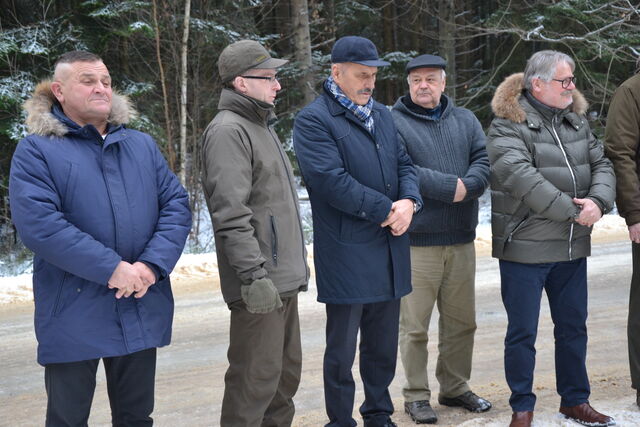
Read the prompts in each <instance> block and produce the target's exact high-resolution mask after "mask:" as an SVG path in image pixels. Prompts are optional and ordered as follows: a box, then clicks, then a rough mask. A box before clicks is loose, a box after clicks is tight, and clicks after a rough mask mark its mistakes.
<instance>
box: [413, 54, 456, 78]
mask: <svg viewBox="0 0 640 427" xmlns="http://www.w3.org/2000/svg"><path fill="white" fill-rule="evenodd" d="M416 68H442V69H443V70H444V69H446V68H447V61H445V60H444V58H442V57H441V56H438V55H429V54H426V55H420V56H416V57H415V58H413V59H412V60H411V61H409V63H408V64H407V67H406V68H405V69H406V70H407V74H409V71H411V70H414V69H416Z"/></svg>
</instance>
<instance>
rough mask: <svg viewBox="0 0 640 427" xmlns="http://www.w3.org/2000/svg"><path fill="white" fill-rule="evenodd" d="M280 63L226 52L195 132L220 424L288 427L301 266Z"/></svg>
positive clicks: (296, 368) (253, 50) (257, 49)
mask: <svg viewBox="0 0 640 427" xmlns="http://www.w3.org/2000/svg"><path fill="white" fill-rule="evenodd" d="M286 62H287V61H286V60H283V59H276V58H272V57H271V56H270V55H269V52H267V50H266V49H265V48H264V47H263V46H261V45H260V44H259V43H258V42H256V41H253V40H240V41H238V42H235V43H233V44H231V45H229V46H227V47H226V48H225V49H224V50H223V51H222V53H221V54H220V57H219V59H218V70H219V72H220V78H221V80H222V83H223V84H224V85H225V88H224V89H223V90H222V93H221V95H220V102H219V104H218V108H219V110H220V112H219V113H218V114H217V115H216V117H215V118H214V119H213V120H212V121H211V123H210V124H209V126H207V129H206V130H205V132H204V135H203V143H202V150H203V152H202V157H203V162H204V168H203V176H202V184H203V188H204V194H205V197H206V200H207V206H208V208H209V213H210V215H211V222H212V224H213V229H214V233H215V239H216V255H217V257H218V269H219V274H220V287H221V288H222V296H223V297H224V300H225V302H226V303H227V304H228V306H229V309H230V310H231V321H230V339H229V351H228V353H227V357H228V359H229V369H228V370H227V373H226V375H225V378H224V380H225V390H224V397H223V401H222V411H221V412H222V414H221V418H220V425H221V426H222V427H236V426H260V425H263V426H267V425H269V426H284V427H286V426H290V425H291V423H292V421H293V415H294V404H293V400H292V399H293V396H294V395H295V393H296V391H297V389H298V384H299V383H300V374H301V364H302V350H301V343H300V324H299V320H298V293H299V292H300V291H303V290H306V289H307V281H308V279H309V270H308V268H307V264H306V255H307V254H306V249H305V246H304V240H303V235H302V226H301V222H300V215H299V210H298V197H297V194H296V189H295V184H294V179H293V171H292V168H291V164H290V163H289V159H288V158H287V156H286V154H285V152H284V150H283V148H282V146H281V144H280V141H279V140H278V136H277V135H276V132H275V130H274V129H273V126H272V125H273V122H274V121H275V114H274V113H273V108H274V102H275V98H276V95H277V92H278V91H279V90H280V83H279V82H278V78H277V77H276V70H277V68H279V67H281V66H282V65H284V64H285V63H286Z"/></svg>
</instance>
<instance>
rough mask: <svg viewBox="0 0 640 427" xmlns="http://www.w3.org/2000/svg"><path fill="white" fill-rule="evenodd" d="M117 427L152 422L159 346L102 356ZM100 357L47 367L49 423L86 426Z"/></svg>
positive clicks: (61, 426)
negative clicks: (125, 353)
mask: <svg viewBox="0 0 640 427" xmlns="http://www.w3.org/2000/svg"><path fill="white" fill-rule="evenodd" d="M102 360H103V363H104V370H105V373H106V377H107V392H108V394H109V403H110V405H111V422H112V424H113V426H114V427H138V426H140V427H142V426H151V425H153V419H152V418H151V412H153V401H154V386H155V375H156V349H155V348H150V349H147V350H143V351H139V352H136V353H132V354H128V355H126V356H119V357H105V358H103V359H102ZM99 362H100V359H93V360H84V361H81V362H70V363H52V364H50V365H46V366H45V368H44V381H45V386H46V389H47V399H48V400H47V420H46V426H47V427H81V426H87V421H88V420H89V412H90V411H91V402H92V401H93V393H94V391H95V388H96V371H97V369H98V363H99Z"/></svg>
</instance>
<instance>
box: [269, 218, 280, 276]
mask: <svg viewBox="0 0 640 427" xmlns="http://www.w3.org/2000/svg"><path fill="white" fill-rule="evenodd" d="M270 218H271V257H272V258H273V265H274V266H275V267H277V266H278V230H277V229H276V219H275V217H274V216H273V215H271V216H270Z"/></svg>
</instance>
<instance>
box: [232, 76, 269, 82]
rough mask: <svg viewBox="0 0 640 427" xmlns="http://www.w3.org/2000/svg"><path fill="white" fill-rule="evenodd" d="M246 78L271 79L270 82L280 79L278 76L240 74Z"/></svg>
mask: <svg viewBox="0 0 640 427" xmlns="http://www.w3.org/2000/svg"><path fill="white" fill-rule="evenodd" d="M240 77H243V78H245V79H255V80H269V83H273V82H275V81H276V80H278V76H240Z"/></svg>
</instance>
